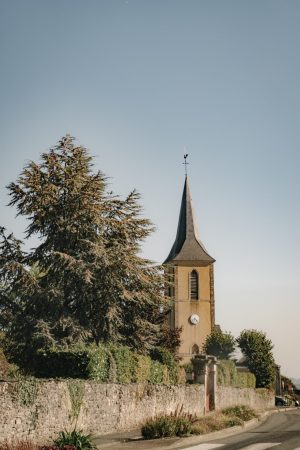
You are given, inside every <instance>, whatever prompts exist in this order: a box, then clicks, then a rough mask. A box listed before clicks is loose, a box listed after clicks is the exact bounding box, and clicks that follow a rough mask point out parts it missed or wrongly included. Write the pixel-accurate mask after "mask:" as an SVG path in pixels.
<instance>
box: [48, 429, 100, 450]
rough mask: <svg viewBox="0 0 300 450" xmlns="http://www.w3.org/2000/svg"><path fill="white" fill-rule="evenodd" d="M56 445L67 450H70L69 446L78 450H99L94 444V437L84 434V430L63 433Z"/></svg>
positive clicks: (55, 442) (60, 434)
mask: <svg viewBox="0 0 300 450" xmlns="http://www.w3.org/2000/svg"><path fill="white" fill-rule="evenodd" d="M54 445H56V446H57V447H60V448H65V449H66V450H67V449H68V450H70V447H69V446H74V447H76V449H77V450H97V447H96V445H94V444H93V442H92V436H91V435H90V434H84V433H83V431H82V430H73V431H61V432H60V433H59V436H58V438H57V439H56V440H55V441H54ZM66 446H68V447H66Z"/></svg>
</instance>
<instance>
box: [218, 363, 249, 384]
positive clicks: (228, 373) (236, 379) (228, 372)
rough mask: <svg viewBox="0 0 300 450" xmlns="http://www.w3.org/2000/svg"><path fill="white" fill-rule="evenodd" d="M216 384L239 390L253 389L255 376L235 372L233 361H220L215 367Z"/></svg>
mask: <svg viewBox="0 0 300 450" xmlns="http://www.w3.org/2000/svg"><path fill="white" fill-rule="evenodd" d="M217 384H218V385H219V386H232V387H239V388H255V385H256V382H255V375H254V374H253V373H251V372H239V371H237V368H236V365H235V363H234V361H231V360H220V361H218V365H217Z"/></svg>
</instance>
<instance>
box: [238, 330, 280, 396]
mask: <svg viewBox="0 0 300 450" xmlns="http://www.w3.org/2000/svg"><path fill="white" fill-rule="evenodd" d="M237 343H238V346H239V347H240V349H241V352H242V353H243V355H244V356H245V357H246V364H247V366H248V368H249V370H250V371H251V372H252V373H254V375H255V377H256V387H264V388H271V387H273V384H274V380H275V361H274V356H273V353H272V349H273V344H272V341H271V340H270V339H268V338H267V336H266V333H264V332H262V331H258V330H243V331H242V332H241V334H240V335H239V337H238V338H237Z"/></svg>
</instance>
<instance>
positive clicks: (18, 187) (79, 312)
mask: <svg viewBox="0 0 300 450" xmlns="http://www.w3.org/2000/svg"><path fill="white" fill-rule="evenodd" d="M92 169H93V164H92V157H91V156H90V155H89V154H88V152H87V150H86V149H85V148H84V147H82V146H76V145H75V144H74V139H73V138H72V137H70V136H69V135H67V136H65V137H63V138H62V139H61V140H60V141H59V143H58V144H57V146H55V147H54V148H52V149H50V151H48V152H46V153H43V154H42V156H41V162H39V163H35V162H33V161H32V162H30V163H29V164H28V165H27V166H26V167H25V168H24V170H23V171H22V173H21V175H20V177H19V178H18V180H17V181H16V182H14V183H11V184H10V185H9V186H8V190H9V193H10V196H11V201H10V205H11V206H15V207H16V208H17V211H18V215H22V216H25V217H26V218H27V219H28V227H27V229H26V239H28V238H30V237H31V236H33V235H36V236H38V237H39V239H40V244H39V245H38V246H37V247H36V248H34V249H33V250H31V251H29V252H25V251H24V250H23V242H21V241H20V240H18V239H16V238H15V237H14V236H13V235H12V234H10V235H7V233H6V232H5V230H4V229H3V228H1V230H0V312H1V314H0V316H1V319H0V320H1V322H0V325H1V327H2V329H3V330H4V331H5V333H6V337H7V341H6V346H7V351H8V353H9V355H10V357H11V359H13V360H14V361H15V362H17V363H19V364H21V365H23V366H27V367H28V366H29V365H30V361H31V360H32V358H33V357H34V354H35V353H36V351H42V349H43V348H49V347H51V346H69V345H72V344H73V343H75V342H78V341H86V342H88V341H89V342H90V341H93V342H96V343H99V342H114V343H121V344H125V345H128V346H130V347H132V348H134V349H138V350H139V351H141V352H148V351H149V349H151V348H152V347H153V346H154V345H156V343H157V341H159V339H160V329H161V321H162V319H163V317H162V313H161V312H160V311H162V310H163V309H164V311H166V308H160V306H161V305H163V304H164V303H165V299H164V297H163V277H162V274H161V271H160V268H158V267H155V266H154V265H153V264H152V263H151V261H149V260H147V259H145V258H142V257H141V256H140V254H139V251H140V244H141V242H142V241H143V240H144V239H145V238H146V237H147V236H149V234H150V233H151V232H152V230H153V227H152V225H151V223H150V221H149V220H148V219H145V218H143V217H141V206H140V204H139V200H140V196H139V194H138V193H137V192H136V191H132V192H131V193H130V194H129V195H128V196H127V198H125V200H122V199H121V198H120V197H118V196H114V195H113V194H112V193H110V192H108V189H107V182H106V177H105V176H104V174H103V173H102V172H100V171H98V172H93V170H92ZM164 314H165V313H164Z"/></svg>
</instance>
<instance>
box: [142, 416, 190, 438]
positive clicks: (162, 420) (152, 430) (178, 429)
mask: <svg viewBox="0 0 300 450" xmlns="http://www.w3.org/2000/svg"><path fill="white" fill-rule="evenodd" d="M191 428H192V425H191V422H190V420H189V419H188V418H186V417H176V416H172V415H171V416H162V417H157V418H156V419H151V420H148V421H147V422H146V423H145V425H144V426H143V427H142V430H141V431H142V436H143V437H144V438H145V439H158V438H164V437H171V436H186V435H187V434H190V432H191Z"/></svg>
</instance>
